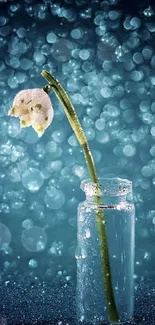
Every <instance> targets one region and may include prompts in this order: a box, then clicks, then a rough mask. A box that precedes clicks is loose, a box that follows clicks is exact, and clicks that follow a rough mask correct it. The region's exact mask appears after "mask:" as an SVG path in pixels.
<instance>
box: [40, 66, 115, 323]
mask: <svg viewBox="0 0 155 325" xmlns="http://www.w3.org/2000/svg"><path fill="white" fill-rule="evenodd" d="M42 76H43V77H44V78H45V79H46V80H47V81H48V85H47V86H45V87H44V90H45V91H46V92H48V93H49V92H50V90H51V89H52V90H53V91H54V92H55V94H56V96H57V98H58V100H59V101H60V103H61V104H62V106H63V108H64V111H65V113H66V116H67V118H68V120H69V123H70V125H71V127H72V129H73V131H74V133H75V135H76V137H77V139H78V141H79V143H80V145H81V147H82V150H83V152H84V156H85V159H86V163H87V166H88V170H89V174H90V178H91V180H92V182H93V183H95V184H97V186H98V187H100V185H99V183H98V177H97V173H96V168H95V164H94V160H93V157H92V154H91V151H90V149H89V145H88V141H87V138H86V136H85V133H84V131H83V129H82V127H81V124H80V121H79V119H78V116H77V114H76V111H75V109H74V107H73V105H72V103H71V101H70V99H69V97H68V95H67V93H66V92H65V90H64V89H63V87H62V86H61V85H60V83H59V82H58V80H57V79H55V77H53V76H52V75H51V74H50V73H49V72H48V71H46V70H43V71H42ZM95 201H96V203H97V205H98V206H101V205H102V200H101V196H95ZM96 220H97V227H98V234H99V239H100V253H101V267H102V279H103V285H104V291H105V297H106V302H107V310H108V314H109V319H110V320H111V321H113V322H118V321H119V315H118V311H117V307H116V303H115V297H114V292H113V286H112V276H111V270H110V258H109V250H108V240H107V234H106V227H105V223H104V212H103V211H102V210H101V209H100V208H99V209H98V210H97V212H96Z"/></svg>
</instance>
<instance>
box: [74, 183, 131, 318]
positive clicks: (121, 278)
mask: <svg viewBox="0 0 155 325" xmlns="http://www.w3.org/2000/svg"><path fill="white" fill-rule="evenodd" d="M99 183H100V193H101V194H100V195H101V197H102V202H103V204H102V205H100V206H97V204H96V201H95V195H97V191H96V185H95V184H94V183H92V182H91V181H90V180H83V181H82V183H81V188H82V190H83V191H84V192H85V194H86V200H85V201H84V202H82V203H80V204H79V206H78V234H77V249H76V254H75V257H76V259H77V290H76V303H77V318H78V320H79V321H80V322H84V323H85V322H86V323H87V322H88V323H89V324H100V322H103V321H106V322H107V321H108V319H109V318H108V312H107V304H106V298H105V294H104V285H103V281H102V271H101V254H100V241H99V238H98V230H97V222H96V211H97V210H98V209H103V212H104V221H103V222H104V224H105V227H106V235H107V240H108V250H109V259H110V269H111V277H112V286H113V292H114V297H115V302H116V306H117V310H118V313H119V319H120V321H119V322H120V323H121V322H127V321H128V320H131V318H132V316H133V302H134V294H133V289H134V287H133V276H134V250H135V239H134V237H135V209H134V204H133V196H132V183H131V182H130V181H129V180H127V179H120V178H105V179H99Z"/></svg>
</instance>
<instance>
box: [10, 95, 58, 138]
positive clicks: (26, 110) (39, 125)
mask: <svg viewBox="0 0 155 325" xmlns="http://www.w3.org/2000/svg"><path fill="white" fill-rule="evenodd" d="M8 115H11V116H15V117H19V119H20V127H21V128H25V127H28V126H32V127H33V128H34V130H35V131H36V132H37V134H38V136H39V137H41V136H42V134H43V133H44V131H45V130H46V129H47V127H48V126H49V125H50V124H51V122H52V120H53V116H54V111H53V107H52V103H51V101H50V98H49V96H48V94H47V93H46V92H45V91H44V90H43V89H26V90H21V91H20V92H19V93H18V94H17V95H16V96H15V99H14V101H13V107H12V108H11V109H10V110H9V112H8Z"/></svg>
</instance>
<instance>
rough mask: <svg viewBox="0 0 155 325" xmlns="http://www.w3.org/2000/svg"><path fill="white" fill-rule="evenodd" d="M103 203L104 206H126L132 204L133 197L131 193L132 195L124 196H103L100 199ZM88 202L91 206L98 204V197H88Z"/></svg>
mask: <svg viewBox="0 0 155 325" xmlns="http://www.w3.org/2000/svg"><path fill="white" fill-rule="evenodd" d="M100 199H101V202H102V204H103V206H110V205H112V206H114V205H118V204H126V203H131V202H132V196H131V193H130V195H129V194H128V195H127V196H126V195H122V196H108V195H102V196H101V197H100ZM86 202H87V203H90V204H94V203H95V204H96V202H97V196H95V195H94V196H92V195H86Z"/></svg>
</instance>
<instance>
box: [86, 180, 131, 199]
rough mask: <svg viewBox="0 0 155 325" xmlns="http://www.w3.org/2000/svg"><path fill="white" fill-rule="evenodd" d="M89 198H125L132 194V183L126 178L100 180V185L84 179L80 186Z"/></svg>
mask: <svg viewBox="0 0 155 325" xmlns="http://www.w3.org/2000/svg"><path fill="white" fill-rule="evenodd" d="M80 187H81V189H82V190H83V191H84V192H85V193H86V195H87V196H92V195H95V196H101V195H104V196H105V195H107V196H123V195H127V194H128V193H130V192H132V182H131V181H129V180H128V179H125V178H118V177H112V178H98V184H97V183H93V182H92V181H91V180H90V179H84V180H83V181H82V182H81V185H80Z"/></svg>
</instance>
